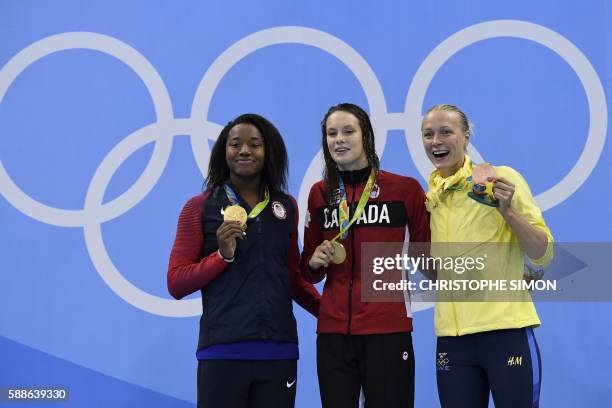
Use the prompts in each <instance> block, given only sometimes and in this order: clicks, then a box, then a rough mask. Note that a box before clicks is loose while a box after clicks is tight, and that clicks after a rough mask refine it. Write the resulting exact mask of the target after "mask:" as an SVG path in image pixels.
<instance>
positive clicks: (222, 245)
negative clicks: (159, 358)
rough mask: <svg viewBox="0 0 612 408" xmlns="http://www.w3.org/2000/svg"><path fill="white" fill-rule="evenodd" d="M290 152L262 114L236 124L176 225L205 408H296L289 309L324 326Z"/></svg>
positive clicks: (182, 292)
mask: <svg viewBox="0 0 612 408" xmlns="http://www.w3.org/2000/svg"><path fill="white" fill-rule="evenodd" d="M286 181H287V152H286V149H285V144H284V142H283V139H282V137H281V135H280V133H279V132H278V130H277V129H276V127H274V125H273V124H272V123H270V122H269V121H268V120H266V119H265V118H263V117H261V116H259V115H255V114H245V115H241V116H239V117H237V118H236V119H234V120H233V121H231V122H229V123H228V124H227V125H226V126H225V127H224V128H223V130H222V131H221V134H220V135H219V137H218V139H217V141H216V143H215V145H214V147H213V149H212V153H211V158H210V164H209V172H208V177H207V179H206V190H205V191H204V192H203V193H202V194H199V195H197V196H195V197H193V198H191V199H190V200H189V201H188V202H187V204H185V207H184V208H183V211H182V212H181V215H180V217H179V221H178V229H177V233H176V239H175V241H174V246H173V248H172V252H171V255H170V264H169V267H168V290H169V291H170V293H171V294H172V296H173V297H175V298H176V299H180V298H182V297H184V296H186V295H188V294H190V293H193V292H196V291H201V293H202V308H203V314H202V317H201V319H200V336H199V342H198V349H197V353H196V355H197V358H198V360H199V361H198V407H245V406H249V407H293V406H294V402H295V390H296V387H297V385H296V381H297V377H296V375H297V364H296V360H297V359H298V343H297V330H296V322H295V318H294V316H293V310H292V299H295V300H296V301H297V302H298V303H299V304H300V305H301V306H302V307H304V308H305V309H306V310H308V311H309V312H310V313H312V314H313V315H314V316H317V314H318V309H319V294H318V292H317V291H316V289H315V288H314V287H313V286H312V285H311V284H309V283H307V282H306V281H305V280H304V279H303V278H302V277H301V275H300V273H299V249H298V243H297V224H298V208H297V204H296V201H295V199H294V198H293V197H291V196H290V195H288V194H286V193H285V192H284V191H285V189H286Z"/></svg>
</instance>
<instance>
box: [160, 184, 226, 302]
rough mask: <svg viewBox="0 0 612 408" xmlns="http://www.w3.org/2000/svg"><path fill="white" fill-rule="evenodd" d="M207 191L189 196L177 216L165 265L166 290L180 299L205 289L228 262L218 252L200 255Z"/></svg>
mask: <svg viewBox="0 0 612 408" xmlns="http://www.w3.org/2000/svg"><path fill="white" fill-rule="evenodd" d="M206 197H207V193H205V194H204V195H199V196H196V197H193V198H192V199H190V200H189V201H188V202H187V204H185V206H184V207H183V211H181V215H180V216H179V220H178V226H177V230H176V238H175V239H174V244H173V246H172V251H171V252H170V262H169V265H168V276H167V280H168V291H169V292H170V294H171V295H172V297H174V298H175V299H181V298H183V297H185V296H187V295H189V294H191V293H193V292H195V291H197V290H200V289H202V288H204V287H205V286H206V285H208V283H209V282H210V281H212V280H213V279H214V278H216V277H217V276H218V275H219V274H220V273H221V272H222V271H223V270H224V269H225V268H226V267H227V265H228V263H227V262H225V261H224V260H223V259H222V258H221V257H220V256H219V253H218V252H217V251H215V252H213V253H211V254H210V255H208V256H206V257H204V258H201V254H202V246H203V242H204V236H203V231H202V216H203V214H202V212H203V210H202V208H203V203H204V200H205V199H206Z"/></svg>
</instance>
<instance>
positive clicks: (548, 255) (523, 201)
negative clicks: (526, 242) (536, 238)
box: [497, 166, 554, 267]
mask: <svg viewBox="0 0 612 408" xmlns="http://www.w3.org/2000/svg"><path fill="white" fill-rule="evenodd" d="M497 170H498V174H499V175H501V176H502V177H506V178H507V179H508V180H509V181H510V182H512V183H513V184H514V195H513V196H512V206H513V207H514V208H515V209H516V210H517V211H518V212H519V214H521V215H522V216H523V217H524V218H525V219H526V220H527V222H528V223H529V224H531V225H533V226H534V227H536V228H538V229H540V230H542V231H543V232H544V233H545V234H546V238H547V240H548V246H547V247H546V252H545V253H544V255H543V256H542V257H541V258H539V259H532V258H529V261H530V262H531V263H532V264H534V265H536V266H542V267H546V266H548V264H550V262H551V261H552V259H553V257H554V248H553V247H554V245H553V242H554V239H553V236H552V233H551V232H550V229H549V228H548V226H547V225H546V222H545V221H544V217H543V216H542V210H540V207H539V206H538V204H537V203H536V202H535V199H534V198H533V195H532V194H531V189H530V188H529V185H528V184H527V181H526V180H525V179H524V178H523V176H522V175H521V174H520V173H519V172H518V171H516V170H514V169H513V168H511V167H507V166H500V167H498V168H497Z"/></svg>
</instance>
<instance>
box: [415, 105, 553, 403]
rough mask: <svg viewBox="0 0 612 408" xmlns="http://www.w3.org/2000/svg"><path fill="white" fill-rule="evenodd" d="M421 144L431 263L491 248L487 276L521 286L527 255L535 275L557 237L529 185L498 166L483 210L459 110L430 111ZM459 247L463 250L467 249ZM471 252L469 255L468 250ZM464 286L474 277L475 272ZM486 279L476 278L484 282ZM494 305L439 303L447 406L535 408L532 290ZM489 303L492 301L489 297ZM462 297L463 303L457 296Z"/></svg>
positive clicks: (441, 384) (441, 390) (440, 368)
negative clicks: (427, 172)
mask: <svg viewBox="0 0 612 408" xmlns="http://www.w3.org/2000/svg"><path fill="white" fill-rule="evenodd" d="M421 131H422V137H423V146H424V148H425V152H426V154H427V156H428V157H429V159H430V160H431V162H432V163H433V165H434V166H435V170H434V171H433V172H432V174H431V177H430V179H429V192H428V193H427V208H428V210H429V212H430V217H431V221H430V224H431V242H432V255H442V254H434V251H435V248H436V244H437V243H452V245H450V244H449V245H446V246H444V247H445V248H452V247H455V248H458V247H461V248H463V251H464V253H463V255H464V256H465V255H466V253H467V254H469V250H466V249H465V248H470V247H471V248H475V247H477V246H479V245H487V244H488V245H492V248H494V256H491V257H489V259H488V260H487V263H486V270H485V273H486V272H487V271H489V273H491V271H494V275H495V277H497V278H499V277H503V279H508V280H517V279H518V280H521V279H522V278H523V272H524V265H525V256H526V257H527V258H528V260H529V262H530V263H531V264H532V265H534V266H535V267H536V268H541V267H544V266H546V265H547V264H548V263H550V261H551V260H552V256H553V244H552V243H553V237H552V235H551V233H550V230H549V229H548V227H547V226H546V223H545V222H544V219H543V218H542V212H541V210H540V209H539V207H538V206H537V204H536V203H535V201H534V199H533V196H532V194H531V191H530V189H529V186H528V185H527V182H526V181H525V179H524V178H523V177H522V176H521V175H520V174H519V173H518V172H517V171H516V170H514V169H512V168H510V167H506V166H496V167H495V168H494V169H495V181H494V184H493V198H494V199H495V200H496V201H497V204H498V206H497V207H492V206H487V205H484V204H482V203H479V202H477V201H475V200H473V199H472V198H471V197H469V196H468V193H469V192H470V191H471V190H472V184H471V180H472V178H471V176H472V168H473V166H474V164H473V163H472V161H471V159H470V157H469V156H468V155H467V154H466V151H467V146H468V143H469V141H470V136H471V133H472V130H471V124H470V122H469V121H468V119H467V117H466V115H465V114H464V113H463V112H462V111H461V110H460V109H459V108H457V107H456V106H453V105H436V106H434V107H432V108H430V109H429V110H428V111H427V113H426V114H425V117H424V118H423V123H422V127H421ZM462 244H463V245H462ZM465 251H467V252H465ZM466 275H467V276H462V279H470V276H469V274H466ZM482 276H483V275H480V276H478V278H480V277H482ZM516 295H517V296H518V300H520V301H517V298H513V299H499V298H498V299H497V300H496V301H486V300H487V298H486V297H485V298H482V299H484V300H485V301H479V302H467V301H452V300H456V299H453V298H450V299H445V300H450V301H444V302H436V305H435V317H434V319H435V331H436V335H437V336H438V341H437V353H436V369H437V382H438V395H439V397H440V403H441V405H442V407H443V408H480V407H482V408H486V407H488V400H489V392H491V393H492V395H493V400H494V403H495V407H496V408H504V407H508V408H510V407H511V408H522V407H525V408H526V407H538V406H539V397H540V379H541V361H540V353H539V350H538V346H537V343H536V340H535V337H534V334H533V328H534V327H536V326H539V324H540V320H539V319H538V315H537V313H536V310H535V307H534V305H533V303H532V301H531V297H530V295H529V293H528V292H527V291H524V292H518V293H516ZM485 296H486V295H485ZM457 297H459V296H457Z"/></svg>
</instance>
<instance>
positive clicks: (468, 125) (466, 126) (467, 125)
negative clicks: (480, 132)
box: [421, 103, 474, 138]
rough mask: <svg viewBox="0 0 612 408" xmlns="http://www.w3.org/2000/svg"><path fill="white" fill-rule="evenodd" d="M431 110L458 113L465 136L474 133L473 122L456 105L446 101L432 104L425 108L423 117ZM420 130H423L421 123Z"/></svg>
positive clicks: (470, 135)
mask: <svg viewBox="0 0 612 408" xmlns="http://www.w3.org/2000/svg"><path fill="white" fill-rule="evenodd" d="M433 111H447V112H455V113H456V114H457V115H459V120H460V121H461V127H462V128H463V131H464V132H465V134H466V135H467V137H468V138H469V137H472V135H473V134H474V124H473V123H472V122H470V121H469V119H468V118H467V116H466V114H465V113H463V111H462V110H461V109H459V108H458V107H456V106H455V105H450V104H448V103H441V104H438V105H434V106H432V107H431V108H429V109H427V112H425V115H424V116H423V118H425V116H427V114H428V113H429V112H433ZM422 130H423V126H422V125H421V131H422Z"/></svg>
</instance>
